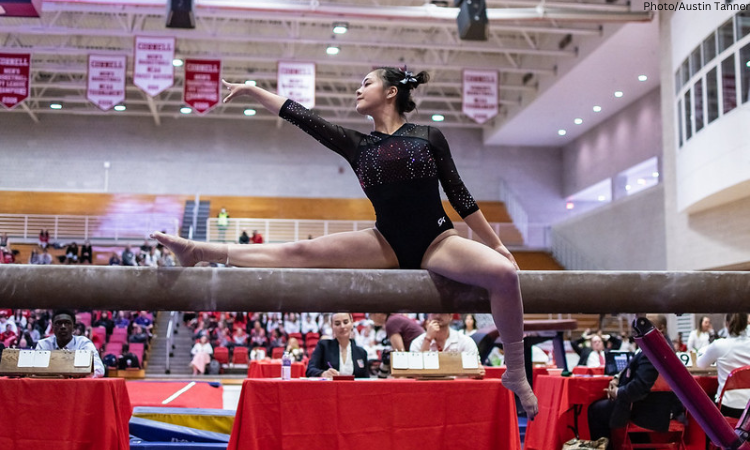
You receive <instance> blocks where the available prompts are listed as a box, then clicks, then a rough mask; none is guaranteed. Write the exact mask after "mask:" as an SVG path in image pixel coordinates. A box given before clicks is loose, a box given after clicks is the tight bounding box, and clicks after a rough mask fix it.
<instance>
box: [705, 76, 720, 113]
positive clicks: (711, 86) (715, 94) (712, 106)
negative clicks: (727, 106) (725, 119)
mask: <svg viewBox="0 0 750 450" xmlns="http://www.w3.org/2000/svg"><path fill="white" fill-rule="evenodd" d="M716 71H717V69H716V67H714V68H713V69H711V70H709V71H708V73H706V109H707V110H708V123H711V122H713V121H714V120H716V119H717V118H718V117H719V85H718V80H717V79H716Z"/></svg>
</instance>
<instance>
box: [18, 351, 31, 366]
mask: <svg viewBox="0 0 750 450" xmlns="http://www.w3.org/2000/svg"><path fill="white" fill-rule="evenodd" d="M34 353H35V352H34V350H21V351H20V352H18V367H34Z"/></svg>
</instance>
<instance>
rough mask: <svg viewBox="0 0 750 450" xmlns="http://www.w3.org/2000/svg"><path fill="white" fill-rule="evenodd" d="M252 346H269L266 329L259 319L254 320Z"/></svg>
mask: <svg viewBox="0 0 750 450" xmlns="http://www.w3.org/2000/svg"><path fill="white" fill-rule="evenodd" d="M250 347H252V348H255V347H268V338H267V337H266V330H264V329H263V327H261V326H260V321H259V320H256V321H254V322H253V329H252V330H250Z"/></svg>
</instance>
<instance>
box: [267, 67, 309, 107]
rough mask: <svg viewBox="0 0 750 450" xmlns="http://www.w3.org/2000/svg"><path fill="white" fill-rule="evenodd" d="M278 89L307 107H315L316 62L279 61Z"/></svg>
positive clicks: (279, 92)
mask: <svg viewBox="0 0 750 450" xmlns="http://www.w3.org/2000/svg"><path fill="white" fill-rule="evenodd" d="M276 91H277V92H276V93H277V94H279V95H280V96H282V97H286V98H288V99H291V100H294V101H295V102H297V103H299V104H300V105H302V106H304V107H305V108H314V107H315V64H314V63H300V62H285V61H279V67H278V88H277V89H276Z"/></svg>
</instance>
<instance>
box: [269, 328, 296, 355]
mask: <svg viewBox="0 0 750 450" xmlns="http://www.w3.org/2000/svg"><path fill="white" fill-rule="evenodd" d="M298 344H299V343H298ZM277 347H281V348H284V347H286V338H285V337H284V335H283V334H282V332H281V330H279V329H278V328H274V329H273V330H271V339H270V341H269V343H268V349H269V353H271V354H273V349H274V348H277ZM298 347H299V345H298Z"/></svg>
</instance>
